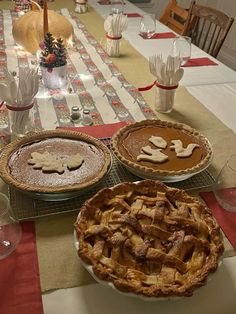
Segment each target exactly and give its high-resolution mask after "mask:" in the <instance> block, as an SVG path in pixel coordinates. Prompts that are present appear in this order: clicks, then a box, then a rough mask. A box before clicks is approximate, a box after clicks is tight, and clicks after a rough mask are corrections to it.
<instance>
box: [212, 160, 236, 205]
mask: <svg viewBox="0 0 236 314" xmlns="http://www.w3.org/2000/svg"><path fill="white" fill-rule="evenodd" d="M214 194H215V197H216V199H217V201H218V203H219V204H220V205H221V206H222V207H223V208H224V209H226V210H231V211H236V154H234V155H231V156H230V157H229V159H228V160H227V161H226V163H225V165H224V166H223V168H222V169H221V171H220V173H219V175H218V177H217V179H216V184H215V188H214Z"/></svg>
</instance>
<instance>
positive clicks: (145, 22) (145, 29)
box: [139, 14, 156, 38]
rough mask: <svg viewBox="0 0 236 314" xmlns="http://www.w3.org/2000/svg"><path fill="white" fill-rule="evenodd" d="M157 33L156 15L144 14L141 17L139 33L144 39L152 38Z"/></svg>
mask: <svg viewBox="0 0 236 314" xmlns="http://www.w3.org/2000/svg"><path fill="white" fill-rule="evenodd" d="M155 31H156V19H155V14H144V15H143V16H142V17H141V21H140V27H139V33H140V35H142V36H143V37H147V38H151V37H152V36H153V35H154V34H155Z"/></svg>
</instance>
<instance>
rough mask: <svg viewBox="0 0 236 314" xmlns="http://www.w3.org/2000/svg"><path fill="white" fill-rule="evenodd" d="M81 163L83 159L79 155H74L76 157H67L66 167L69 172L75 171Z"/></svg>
mask: <svg viewBox="0 0 236 314" xmlns="http://www.w3.org/2000/svg"><path fill="white" fill-rule="evenodd" d="M83 162H84V159H83V157H81V155H80V154H76V155H73V156H70V157H69V159H68V160H67V163H66V165H67V168H68V169H69V170H75V169H77V168H79V167H80V166H81V165H82V163H83Z"/></svg>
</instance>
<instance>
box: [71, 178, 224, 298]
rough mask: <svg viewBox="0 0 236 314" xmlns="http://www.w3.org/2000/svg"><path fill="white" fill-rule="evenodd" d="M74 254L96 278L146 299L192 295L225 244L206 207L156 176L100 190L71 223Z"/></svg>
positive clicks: (200, 284)
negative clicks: (156, 178)
mask: <svg viewBox="0 0 236 314" xmlns="http://www.w3.org/2000/svg"><path fill="white" fill-rule="evenodd" d="M75 231H76V235H77V239H78V243H79V244H78V255H79V257H80V258H81V259H82V261H83V262H84V264H85V265H87V266H88V267H87V268H89V267H90V268H91V267H92V272H93V274H94V275H95V276H96V277H97V278H98V279H100V280H104V281H106V282H108V283H110V284H111V283H112V284H113V285H114V286H115V287H116V288H117V289H119V290H121V291H123V292H133V293H135V294H137V295H141V296H145V297H157V298H159V297H174V296H191V295H192V294H193V292H194V291H195V290H196V289H197V288H198V287H200V286H202V285H204V284H205V283H206V281H207V278H208V276H209V274H211V273H212V272H214V271H216V269H217V267H218V264H219V261H220V259H221V255H222V253H223V250H224V247H223V242H222V236H221V232H220V228H219V226H218V225H217V223H216V221H215V219H214V217H213V216H212V214H211V212H210V210H209V209H208V208H207V207H206V206H205V205H204V204H202V203H200V202H199V200H198V199H196V198H193V197H191V196H189V195H188V194H187V193H186V192H185V191H183V190H179V189H176V188H170V187H167V186H166V185H165V184H164V183H161V182H160V181H155V180H143V181H139V182H138V183H134V182H132V183H131V182H129V183H128V182H125V183H121V184H119V185H117V186H115V187H112V188H106V189H103V190H101V191H99V192H98V193H97V194H96V195H95V196H93V197H92V198H91V199H89V200H88V201H87V202H85V204H84V205H83V206H82V208H81V211H80V215H79V216H78V218H77V221H76V222H75Z"/></svg>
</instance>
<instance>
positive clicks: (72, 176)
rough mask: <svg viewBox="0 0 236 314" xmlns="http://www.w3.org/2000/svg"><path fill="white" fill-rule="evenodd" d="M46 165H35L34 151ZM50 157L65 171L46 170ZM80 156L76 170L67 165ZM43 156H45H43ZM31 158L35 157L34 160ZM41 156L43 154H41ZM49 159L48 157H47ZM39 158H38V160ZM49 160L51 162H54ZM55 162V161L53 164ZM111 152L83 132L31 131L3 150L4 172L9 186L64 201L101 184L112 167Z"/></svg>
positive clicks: (0, 167)
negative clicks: (80, 159) (80, 161)
mask: <svg viewBox="0 0 236 314" xmlns="http://www.w3.org/2000/svg"><path fill="white" fill-rule="evenodd" d="M33 153H38V155H39V156H40V158H44V159H40V162H41V160H43V163H42V165H41V164H40V165H39V166H38V164H36V167H35V168H34V167H33V166H32V164H31V163H30V162H29V161H32V160H33V159H32V154H33ZM45 153H46V154H49V155H50V156H49V157H51V156H52V157H54V156H55V157H56V160H58V161H59V163H60V165H61V164H62V165H63V167H64V168H63V171H62V172H61V173H57V171H51V170H49V171H46V170H45V171H42V167H43V166H44V165H46V166H47V162H48V158H49V157H48V155H47V156H46V157H45V156H43V155H44V154H45ZM76 155H80V158H83V161H82V163H81V164H80V165H79V166H78V167H75V168H74V169H73V168H72V169H71V168H69V167H68V166H67V163H68V161H70V160H73V158H74V157H75V156H76ZM41 156H43V157H41ZM30 158H31V159H30ZM37 158H39V157H37ZM45 158H47V159H45ZM35 162H36V163H37V162H38V161H37V160H36V161H35V160H34V163H33V164H35ZM50 162H51V161H50V160H49V164H50ZM50 165H51V164H50ZM111 166H112V157H111V152H110V151H109V149H108V148H107V146H106V145H105V144H103V143H102V142H101V141H100V140H98V139H95V138H93V137H92V136H89V135H86V134H84V133H80V132H74V131H69V130H51V131H42V132H38V133H31V134H29V135H27V136H25V137H23V138H21V139H17V140H15V141H13V142H11V143H10V144H8V145H7V146H6V147H5V148H4V149H3V151H2V155H1V164H0V175H1V177H2V179H3V181H5V183H7V184H8V185H9V186H11V187H13V188H14V189H16V190H18V191H20V192H21V193H24V194H26V195H27V196H29V197H31V198H35V199H40V200H45V201H62V200H67V199H70V198H74V197H76V196H79V195H80V194H81V193H85V192H86V191H88V190H90V189H91V188H93V187H94V186H96V185H97V184H98V183H100V182H101V181H102V180H103V179H104V178H105V176H106V175H107V174H108V172H109V171H110V170H111Z"/></svg>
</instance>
